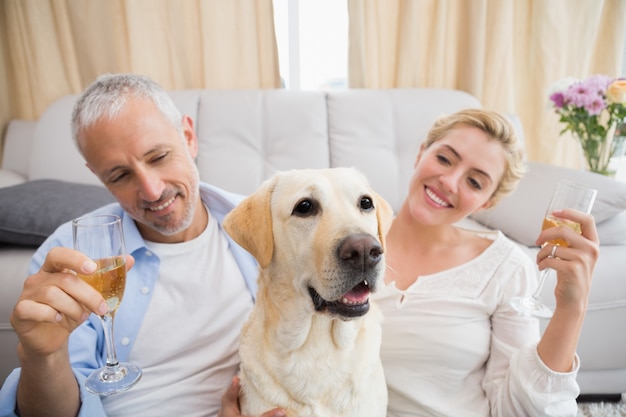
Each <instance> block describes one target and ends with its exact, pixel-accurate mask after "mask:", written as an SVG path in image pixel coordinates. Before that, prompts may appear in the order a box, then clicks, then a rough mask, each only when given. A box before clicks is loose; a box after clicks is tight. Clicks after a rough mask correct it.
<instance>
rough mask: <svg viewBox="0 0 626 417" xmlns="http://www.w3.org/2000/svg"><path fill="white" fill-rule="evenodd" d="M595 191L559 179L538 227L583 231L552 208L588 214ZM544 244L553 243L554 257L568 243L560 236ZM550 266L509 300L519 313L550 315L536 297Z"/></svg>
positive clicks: (546, 307)
mask: <svg viewBox="0 0 626 417" xmlns="http://www.w3.org/2000/svg"><path fill="white" fill-rule="evenodd" d="M596 194H597V190H595V189H593V188H589V187H587V186H584V185H581V184H575V183H572V182H569V181H560V182H559V183H558V184H557V187H556V190H555V191H554V194H553V195H552V199H551V200H550V204H549V205H548V209H547V210H546V215H545V217H544V219H543V224H542V226H541V230H546V229H549V228H551V227H557V226H566V227H569V228H570V229H572V230H574V231H575V232H576V233H578V234H580V233H582V230H581V228H580V224H578V223H576V222H573V221H571V220H566V219H561V218H558V217H555V216H553V214H552V213H553V212H554V211H555V210H562V209H566V208H570V209H574V210H577V211H580V212H582V213H585V214H589V213H591V208H592V207H593V203H594V201H595V199H596ZM546 245H552V246H553V250H552V255H550V256H554V254H555V252H556V248H558V247H559V246H561V247H567V246H569V244H568V243H567V242H566V241H565V240H563V239H555V240H551V241H549V242H546V243H544V245H543V246H542V247H545V246H546ZM551 272H552V269H550V268H546V269H544V270H543V271H542V272H541V275H540V276H539V282H538V284H537V289H536V290H535V292H534V293H533V294H532V295H530V296H527V297H513V298H512V299H511V305H512V306H513V308H515V309H516V310H517V311H518V312H520V313H522V314H525V315H527V316H531V317H539V318H550V317H552V310H551V309H550V308H549V307H548V306H546V305H545V304H543V303H542V302H541V300H540V299H539V297H540V296H541V290H542V289H543V285H544V283H545V281H546V278H548V276H549V275H550V273H551Z"/></svg>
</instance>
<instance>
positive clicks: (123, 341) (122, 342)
mask: <svg viewBox="0 0 626 417" xmlns="http://www.w3.org/2000/svg"><path fill="white" fill-rule="evenodd" d="M120 343H121V344H122V346H128V345H129V343H130V339H129V338H128V337H122V340H120Z"/></svg>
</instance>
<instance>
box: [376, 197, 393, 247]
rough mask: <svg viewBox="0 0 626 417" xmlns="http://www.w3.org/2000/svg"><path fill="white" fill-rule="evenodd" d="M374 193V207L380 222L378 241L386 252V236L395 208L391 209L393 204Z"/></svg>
mask: <svg viewBox="0 0 626 417" xmlns="http://www.w3.org/2000/svg"><path fill="white" fill-rule="evenodd" d="M372 193H373V194H374V207H376V218H377V220H378V239H379V240H380V243H381V245H382V246H383V250H384V249H385V236H387V232H388V231H389V228H390V227H391V222H392V220H393V208H391V204H389V203H388V202H387V200H385V199H384V198H382V197H381V195H380V194H378V193H377V192H376V191H372Z"/></svg>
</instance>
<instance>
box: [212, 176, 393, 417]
mask: <svg viewBox="0 0 626 417" xmlns="http://www.w3.org/2000/svg"><path fill="white" fill-rule="evenodd" d="M391 219H392V210H391V207H390V206H389V204H388V203H387V202H386V201H384V200H383V199H382V198H381V197H379V196H378V195H377V194H376V193H375V192H374V191H373V190H372V189H371V188H370V186H369V185H368V183H367V181H366V179H365V177H364V176H363V175H362V174H361V173H359V172H358V171H356V170H355V169H352V168H331V169H323V170H293V171H285V172H279V173H277V174H276V175H275V176H274V177H272V178H271V179H269V180H267V181H266V182H265V183H264V184H263V185H262V186H261V187H260V188H259V189H258V190H257V191H256V192H254V193H253V194H252V195H250V196H249V197H247V198H246V199H245V200H243V201H242V203H241V204H240V205H239V206H237V207H236V208H235V209H234V210H233V211H232V212H231V213H230V214H229V215H228V216H227V217H226V219H225V221H224V228H225V229H226V231H227V232H228V233H229V234H230V235H231V236H232V237H233V238H234V239H235V241H236V242H238V243H239V244H240V245H241V246H243V247H244V248H245V249H247V250H248V251H249V252H250V253H251V254H252V255H254V256H255V257H256V259H257V261H258V263H259V269H260V273H259V280H258V283H259V288H258V294H257V300H256V304H255V306H254V309H253V311H252V313H251V315H250V317H249V320H248V322H247V323H246V325H245V326H244V328H243V331H242V334H241V346H240V355H241V369H240V379H241V395H240V404H241V409H242V413H243V414H244V415H259V414H261V413H263V412H265V411H268V410H270V409H272V408H275V407H282V408H284V409H285V410H286V411H287V415H288V416H289V417H313V416H315V417H374V416H377V417H383V416H385V415H386V410H387V388H386V384H385V379H384V374H383V368H382V364H381V362H380V358H379V350H380V343H381V328H380V322H381V319H382V314H381V313H380V312H379V310H378V309H376V308H375V306H374V305H372V304H370V302H369V295H370V292H372V291H375V290H376V287H377V286H378V285H380V284H381V283H382V281H381V280H382V279H383V273H384V268H385V264H384V257H383V251H384V235H385V233H386V231H387V229H388V227H389V225H390V223H391Z"/></svg>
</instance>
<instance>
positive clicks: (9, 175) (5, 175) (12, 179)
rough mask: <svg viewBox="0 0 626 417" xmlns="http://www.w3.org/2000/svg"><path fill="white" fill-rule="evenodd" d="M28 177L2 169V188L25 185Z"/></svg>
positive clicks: (0, 171) (0, 172)
mask: <svg viewBox="0 0 626 417" xmlns="http://www.w3.org/2000/svg"><path fill="white" fill-rule="evenodd" d="M26 181H27V180H26V177H25V176H23V175H20V174H18V173H17V172H15V171H11V170H10V169H0V188H3V187H11V186H12V185H18V184H22V183H25V182H26Z"/></svg>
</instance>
